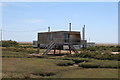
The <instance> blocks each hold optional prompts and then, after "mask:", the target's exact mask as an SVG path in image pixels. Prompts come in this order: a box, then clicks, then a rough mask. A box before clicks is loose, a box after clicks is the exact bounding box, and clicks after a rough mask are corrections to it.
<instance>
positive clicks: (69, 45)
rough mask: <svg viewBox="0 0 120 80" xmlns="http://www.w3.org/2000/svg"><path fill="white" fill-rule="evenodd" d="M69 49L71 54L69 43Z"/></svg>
mask: <svg viewBox="0 0 120 80" xmlns="http://www.w3.org/2000/svg"><path fill="white" fill-rule="evenodd" d="M69 51H70V54H71V48H70V45H69Z"/></svg>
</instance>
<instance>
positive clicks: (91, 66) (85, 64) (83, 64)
mask: <svg viewBox="0 0 120 80" xmlns="http://www.w3.org/2000/svg"><path fill="white" fill-rule="evenodd" d="M99 66H100V65H99V64H92V63H82V64H79V67H83V68H98V67H99Z"/></svg>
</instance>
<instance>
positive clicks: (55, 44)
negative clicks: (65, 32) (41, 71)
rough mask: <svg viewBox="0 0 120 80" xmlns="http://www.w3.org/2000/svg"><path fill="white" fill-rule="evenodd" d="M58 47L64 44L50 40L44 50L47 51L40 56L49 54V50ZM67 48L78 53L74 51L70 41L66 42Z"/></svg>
mask: <svg viewBox="0 0 120 80" xmlns="http://www.w3.org/2000/svg"><path fill="white" fill-rule="evenodd" d="M59 45H64V43H63V42H62V41H60V40H57V39H54V40H52V41H51V42H50V43H49V44H47V45H46V47H45V48H44V49H47V50H46V51H45V52H44V53H43V55H42V56H44V55H46V54H48V53H49V52H50V50H51V49H53V48H54V47H55V46H56V47H58V46H59ZM68 46H69V47H70V49H71V50H72V51H73V52H75V53H78V51H77V50H76V49H75V47H74V46H73V45H72V41H69V42H68Z"/></svg>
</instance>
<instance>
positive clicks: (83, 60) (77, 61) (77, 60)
mask: <svg viewBox="0 0 120 80" xmlns="http://www.w3.org/2000/svg"><path fill="white" fill-rule="evenodd" d="M73 61H74V62H75V63H76V64H78V63H82V62H88V60H86V59H73Z"/></svg>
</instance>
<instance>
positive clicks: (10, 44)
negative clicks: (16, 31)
mask: <svg viewBox="0 0 120 80" xmlns="http://www.w3.org/2000/svg"><path fill="white" fill-rule="evenodd" d="M16 46H19V44H18V43H17V42H16V41H11V40H8V41H2V47H16Z"/></svg>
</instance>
